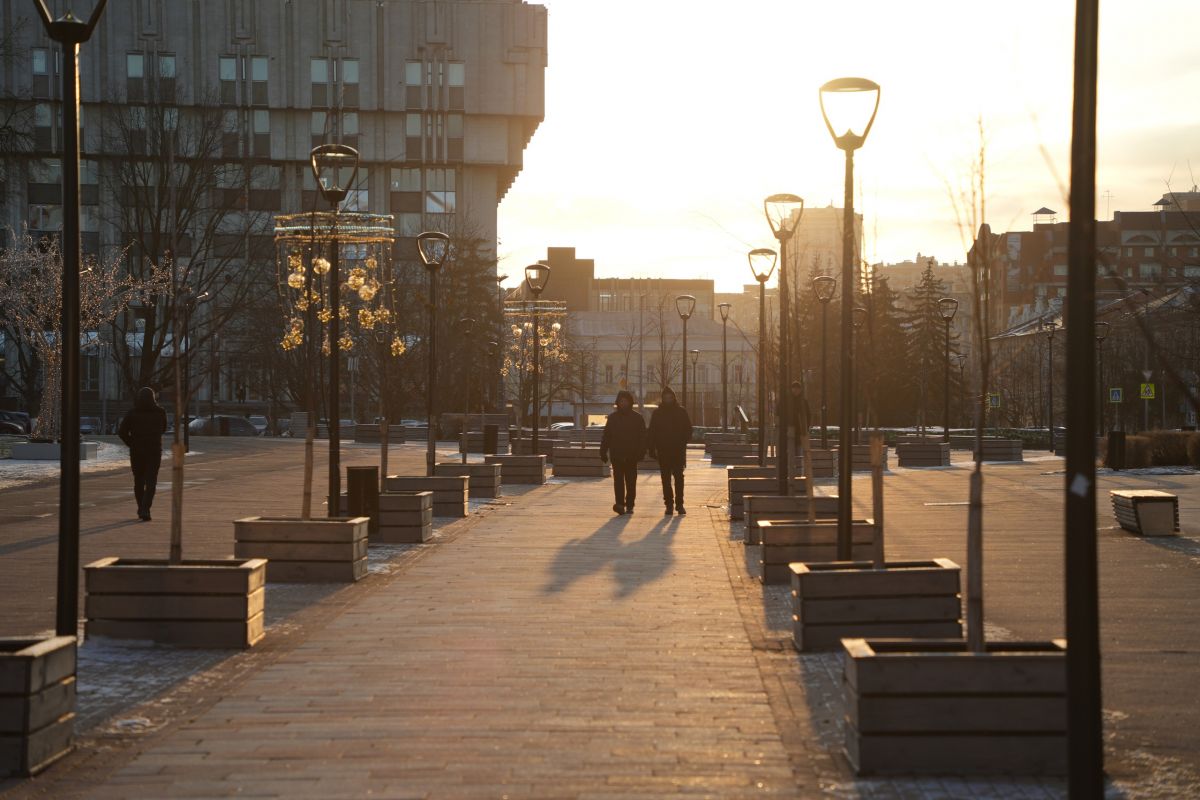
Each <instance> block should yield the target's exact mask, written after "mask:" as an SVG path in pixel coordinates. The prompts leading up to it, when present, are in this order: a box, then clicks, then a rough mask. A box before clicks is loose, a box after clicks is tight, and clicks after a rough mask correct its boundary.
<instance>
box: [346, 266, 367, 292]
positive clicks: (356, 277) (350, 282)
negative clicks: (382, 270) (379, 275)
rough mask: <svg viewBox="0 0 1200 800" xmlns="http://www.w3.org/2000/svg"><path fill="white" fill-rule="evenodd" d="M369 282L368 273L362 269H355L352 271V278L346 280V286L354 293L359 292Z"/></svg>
mask: <svg viewBox="0 0 1200 800" xmlns="http://www.w3.org/2000/svg"><path fill="white" fill-rule="evenodd" d="M366 282H367V271H366V270H365V269H363V268H362V267H355V268H354V269H352V270H350V277H348V278H346V285H347V286H349V287H350V288H351V289H352V290H353V291H356V292H357V291H358V290H359V289H361V288H362V287H363V284H365V283H366Z"/></svg>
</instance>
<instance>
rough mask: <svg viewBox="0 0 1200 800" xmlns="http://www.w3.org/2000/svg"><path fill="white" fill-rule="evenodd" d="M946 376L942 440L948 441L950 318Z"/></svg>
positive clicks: (947, 323)
mask: <svg viewBox="0 0 1200 800" xmlns="http://www.w3.org/2000/svg"><path fill="white" fill-rule="evenodd" d="M944 378H945V380H944V381H943V383H942V395H943V399H944V401H945V407H944V408H943V414H942V419H943V420H945V422H944V424H943V428H942V430H943V434H942V441H943V442H947V443H948V442H949V441H950V320H946V374H945V376H944Z"/></svg>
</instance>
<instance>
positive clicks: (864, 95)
mask: <svg viewBox="0 0 1200 800" xmlns="http://www.w3.org/2000/svg"><path fill="white" fill-rule="evenodd" d="M818 95H819V98H820V101H821V116H822V117H824V118H825V127H826V128H827V129H828V130H829V135H830V136H832V137H833V141H834V143H835V144H837V146H838V148H840V149H841V150H842V151H843V152H845V154H846V179H845V203H844V205H845V208H844V209H843V220H842V341H843V342H849V341H850V337H851V335H852V334H851V322H850V317H851V314H852V313H853V309H854V292H853V291H851V287H852V286H854V264H855V263H857V256H856V254H855V245H856V244H857V242H856V241H855V236H854V151H855V150H857V149H858V148H860V147H862V146H863V143H864V142H865V141H866V140H867V134H869V133H870V132H871V126H872V125H873V124H874V123H875V113H876V112H877V111H878V110H879V84H877V83H875V82H874V81H869V80H867V79H865V78H837V79H835V80H832V81H829V82H828V83H826V84H825V85H824V86H822V87H821V90H820V92H819V93H818ZM841 361H842V402H841V406H842V408H841V412H842V413H841V422H840V425H841V431H843V432H844V431H845V430H846V428H847V425H848V423H849V422H850V413H851V408H850V399H851V388H852V387H853V385H854V384H853V381H854V358H853V355H852V354H851V352H850V348H849V347H845V346H843V347H842V359H841ZM839 436H840V438H841V439H842V447H840V448H839V450H838V537H837V540H838V541H837V558H838V560H839V561H848V560H849V559H850V555H851V550H850V541H851V540H850V531H851V526H850V516H851V497H850V492H851V482H850V469H851V466H852V461H851V452H850V448H849V447H847V446H845V445H846V444H847V442H845V433H841V434H839Z"/></svg>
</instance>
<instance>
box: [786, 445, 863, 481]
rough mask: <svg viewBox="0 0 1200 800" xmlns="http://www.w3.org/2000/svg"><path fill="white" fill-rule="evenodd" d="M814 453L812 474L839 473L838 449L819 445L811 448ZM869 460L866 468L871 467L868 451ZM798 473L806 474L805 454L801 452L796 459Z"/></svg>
mask: <svg viewBox="0 0 1200 800" xmlns="http://www.w3.org/2000/svg"><path fill="white" fill-rule="evenodd" d="M859 446H860V447H870V445H859ZM809 450H810V452H811V453H812V460H813V464H812V475H813V477H814V478H832V477H833V476H835V475H837V450H834V449H830V450H822V449H821V448H819V447H812V448H809ZM867 458H868V461H867V466H866V467H865V469H870V461H869V459H870V455H869V453H868V456H867ZM795 472H796V474H797V475H803V474H804V455H803V454H801V455H800V456H799V457H797V459H796V469H795Z"/></svg>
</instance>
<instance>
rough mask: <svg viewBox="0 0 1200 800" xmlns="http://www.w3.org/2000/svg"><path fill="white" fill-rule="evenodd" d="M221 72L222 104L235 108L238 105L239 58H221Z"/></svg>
mask: <svg viewBox="0 0 1200 800" xmlns="http://www.w3.org/2000/svg"><path fill="white" fill-rule="evenodd" d="M220 70H221V71H220V77H221V104H222V105H226V106H235V105H237V58H236V57H235V56H221V61H220Z"/></svg>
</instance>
